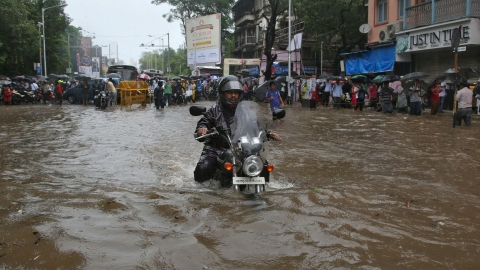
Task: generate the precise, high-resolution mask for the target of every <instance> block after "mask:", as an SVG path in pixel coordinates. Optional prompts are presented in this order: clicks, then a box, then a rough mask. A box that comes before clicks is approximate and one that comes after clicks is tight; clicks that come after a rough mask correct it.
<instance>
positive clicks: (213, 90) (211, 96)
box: [207, 86, 218, 101]
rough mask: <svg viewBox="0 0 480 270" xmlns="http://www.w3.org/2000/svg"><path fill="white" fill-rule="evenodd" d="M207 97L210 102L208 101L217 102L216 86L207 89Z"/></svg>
mask: <svg viewBox="0 0 480 270" xmlns="http://www.w3.org/2000/svg"><path fill="white" fill-rule="evenodd" d="M207 96H208V100H210V101H214V100H217V98H218V93H217V87H216V86H213V87H212V86H211V87H210V88H208V91H207Z"/></svg>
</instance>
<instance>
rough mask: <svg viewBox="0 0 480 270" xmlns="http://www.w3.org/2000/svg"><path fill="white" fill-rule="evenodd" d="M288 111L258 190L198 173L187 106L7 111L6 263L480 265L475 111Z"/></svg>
mask: <svg viewBox="0 0 480 270" xmlns="http://www.w3.org/2000/svg"><path fill="white" fill-rule="evenodd" d="M199 104H203V105H206V106H209V105H210V104H211V102H207V101H203V102H199ZM260 105H261V110H262V112H264V115H265V117H267V116H268V114H269V108H268V107H267V105H266V104H260ZM286 111H287V116H286V118H285V119H282V120H279V121H275V122H274V123H273V124H272V125H271V126H270V129H272V130H274V131H276V132H277V133H279V134H280V135H281V136H282V139H283V140H282V141H280V142H270V143H269V144H268V150H267V151H266V153H265V154H266V156H267V157H268V159H269V161H270V162H271V163H273V164H274V165H275V171H274V172H273V173H272V176H271V180H270V181H271V182H270V183H269V185H268V186H267V188H266V189H267V190H266V192H265V193H262V194H260V195H254V194H251V193H247V194H242V193H240V194H239V193H236V192H235V191H234V190H233V189H223V188H220V187H219V186H218V183H216V182H215V181H208V182H206V183H204V184H197V183H195V182H194V181H193V170H194V167H195V164H196V162H197V160H198V158H199V155H200V152H201V149H202V146H203V145H202V144H201V143H199V142H196V141H195V140H194V139H193V131H194V128H195V125H196V122H197V120H198V118H197V117H193V116H190V115H189V113H188V107H186V106H171V107H167V108H165V109H164V110H163V111H162V112H156V111H155V110H154V108H153V107H151V106H148V107H147V108H146V109H143V108H139V107H134V108H133V109H132V110H131V111H126V110H120V109H119V108H117V109H115V110H106V111H99V110H96V109H94V108H93V107H91V106H82V105H68V104H67V105H64V106H62V107H59V106H43V105H33V106H32V105H18V106H1V107H0V127H1V128H0V192H1V196H0V236H1V237H0V268H6V269H11V268H25V269H478V268H479V267H480V266H479V265H480V188H479V184H480V180H479V179H480V166H479V162H480V117H477V116H474V117H473V119H472V126H470V127H465V126H461V127H457V128H452V115H451V112H450V113H448V112H446V113H443V114H439V115H437V116H431V115H429V114H428V113H424V114H423V115H422V116H420V117H414V116H407V115H396V114H394V115H383V114H380V113H376V112H374V111H372V110H368V109H367V110H366V111H364V112H356V111H353V110H347V109H335V110H334V109H332V108H331V107H330V108H325V107H321V108H317V109H316V110H310V109H304V108H301V106H300V104H296V105H295V106H293V107H289V108H286Z"/></svg>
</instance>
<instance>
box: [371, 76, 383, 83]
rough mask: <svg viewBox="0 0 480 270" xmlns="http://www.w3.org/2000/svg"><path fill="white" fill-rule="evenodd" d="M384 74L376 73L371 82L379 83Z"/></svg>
mask: <svg viewBox="0 0 480 270" xmlns="http://www.w3.org/2000/svg"><path fill="white" fill-rule="evenodd" d="M383 77H385V75H377V77H375V78H373V80H372V82H374V83H379V82H380V81H381V80H382V79H383Z"/></svg>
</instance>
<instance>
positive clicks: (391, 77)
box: [380, 75, 400, 83]
mask: <svg viewBox="0 0 480 270" xmlns="http://www.w3.org/2000/svg"><path fill="white" fill-rule="evenodd" d="M394 81H400V77H398V76H397V75H385V77H383V78H382V79H381V80H380V83H384V82H394Z"/></svg>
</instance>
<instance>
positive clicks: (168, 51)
mask: <svg viewBox="0 0 480 270" xmlns="http://www.w3.org/2000/svg"><path fill="white" fill-rule="evenodd" d="M148 36H149V37H154V36H152V35H148ZM164 36H167V53H168V54H167V57H168V63H167V66H168V67H167V69H168V68H169V67H170V49H169V48H170V33H166V34H164V35H161V36H159V37H154V38H155V39H154V40H157V39H160V38H162V37H164ZM154 40H152V41H154ZM142 47H143V44H142ZM152 47H154V46H152ZM161 47H162V48H163V49H165V46H164V45H163V39H162V46H161ZM164 52H165V50H164ZM162 59H163V53H162ZM163 68H164V67H163V63H162V71H163V72H164V73H165V70H163Z"/></svg>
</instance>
